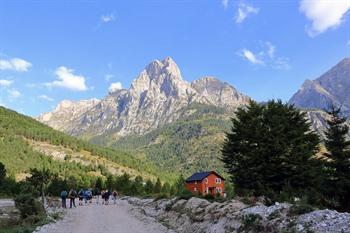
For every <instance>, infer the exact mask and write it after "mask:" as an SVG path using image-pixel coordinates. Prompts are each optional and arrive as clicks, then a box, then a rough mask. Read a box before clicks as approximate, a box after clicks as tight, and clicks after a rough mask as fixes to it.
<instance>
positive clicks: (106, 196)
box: [105, 190, 112, 205]
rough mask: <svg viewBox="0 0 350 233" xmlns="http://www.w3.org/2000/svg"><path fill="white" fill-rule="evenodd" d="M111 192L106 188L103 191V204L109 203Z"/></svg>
mask: <svg viewBox="0 0 350 233" xmlns="http://www.w3.org/2000/svg"><path fill="white" fill-rule="evenodd" d="M111 194H112V192H111V191H110V190H106V192H105V204H106V205H108V204H109V197H110V196H111Z"/></svg>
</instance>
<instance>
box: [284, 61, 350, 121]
mask: <svg viewBox="0 0 350 233" xmlns="http://www.w3.org/2000/svg"><path fill="white" fill-rule="evenodd" d="M349 90H350V58H345V59H343V60H342V61H341V62H340V63H338V64H337V65H336V66H334V67H333V68H332V69H331V70H329V71H328V72H326V73H325V74H324V75H322V76H321V77H320V78H318V79H316V80H313V81H311V80H306V81H305V82H304V84H303V86H302V87H301V88H300V90H299V91H298V92H297V93H296V94H294V95H293V97H292V98H291V99H290V101H289V102H290V103H293V104H295V105H296V106H297V107H301V108H318V109H327V108H328V107H329V106H330V104H332V103H333V104H336V105H338V106H342V110H343V111H344V113H346V114H347V115H349V116H350V91H349Z"/></svg>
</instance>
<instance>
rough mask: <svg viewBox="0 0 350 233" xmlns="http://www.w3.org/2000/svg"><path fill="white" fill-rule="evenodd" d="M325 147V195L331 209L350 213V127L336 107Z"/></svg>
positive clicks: (329, 125) (332, 109)
mask: <svg viewBox="0 0 350 233" xmlns="http://www.w3.org/2000/svg"><path fill="white" fill-rule="evenodd" d="M328 113H329V114H330V116H331V118H330V119H329V120H327V124H328V129H327V131H326V140H325V145H326V148H327V152H326V153H324V156H325V157H326V158H327V159H326V160H325V163H324V165H325V173H326V181H325V186H324V190H325V194H326V197H327V199H328V200H329V203H330V205H331V207H333V208H336V209H338V210H340V211H350V141H349V140H347V138H346V135H347V134H348V133H349V127H348V126H347V125H346V124H345V122H346V118H345V117H343V116H342V115H341V109H340V108H337V107H335V106H332V107H331V110H330V111H328Z"/></svg>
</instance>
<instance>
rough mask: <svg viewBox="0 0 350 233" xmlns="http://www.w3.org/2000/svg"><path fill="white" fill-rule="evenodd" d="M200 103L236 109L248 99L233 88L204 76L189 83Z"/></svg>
mask: <svg viewBox="0 0 350 233" xmlns="http://www.w3.org/2000/svg"><path fill="white" fill-rule="evenodd" d="M191 87H192V88H193V89H194V90H196V92H197V93H198V96H199V98H200V100H201V102H203V103H206V104H213V105H216V106H223V107H238V106H240V105H244V104H245V103H247V102H248V101H249V99H250V98H249V97H248V96H245V95H243V94H241V93H239V92H238V91H237V90H236V89H235V88H234V87H233V86H231V85H229V84H228V83H226V82H222V81H220V80H219V79H217V78H215V77H212V76H205V77H203V78H200V79H198V80H195V81H193V82H192V83H191Z"/></svg>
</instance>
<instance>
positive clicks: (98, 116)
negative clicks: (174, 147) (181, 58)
mask: <svg viewBox="0 0 350 233" xmlns="http://www.w3.org/2000/svg"><path fill="white" fill-rule="evenodd" d="M249 100H250V98H249V97H248V96H246V95H244V94H242V93H240V92H238V91H237V90H236V89H235V88H234V87H233V86H231V85H229V84H228V83H225V82H221V81H220V80H219V79H217V78H214V77H203V78H200V79H198V80H195V81H193V82H192V83H189V82H187V81H185V80H184V79H183V78H182V75H181V71H180V69H179V67H178V66H177V64H176V63H175V61H174V60H173V59H172V58H171V57H166V58H165V59H163V60H162V61H159V60H154V61H153V62H151V63H150V64H148V65H147V66H146V67H145V68H144V69H143V70H142V71H141V72H140V74H139V75H138V77H137V78H136V79H135V80H133V82H132V83H131V85H130V88H129V89H120V90H116V91H114V92H110V93H109V94H108V95H107V96H106V97H104V98H102V99H101V100H96V99H91V100H84V101H78V102H68V103H69V104H65V103H66V102H67V101H64V102H61V103H60V104H59V105H58V107H57V108H56V109H55V110H54V111H53V112H49V113H44V114H42V115H40V116H39V117H38V118H37V119H38V120H39V121H41V122H43V123H45V124H48V125H49V126H51V127H53V128H55V129H58V130H61V131H64V132H66V133H68V134H71V135H75V136H80V135H101V134H104V133H107V132H108V133H109V132H111V131H113V132H114V133H115V134H116V135H119V136H125V135H129V134H144V133H147V132H150V131H151V130H154V129H156V128H158V127H160V126H163V125H165V124H167V123H171V122H173V121H175V120H177V119H178V118H179V116H180V111H179V110H181V109H183V108H185V107H188V106H189V105H191V104H193V103H200V104H208V105H214V106H217V107H227V108H232V109H234V108H237V107H239V106H242V105H244V104H247V103H248V101H249Z"/></svg>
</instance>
